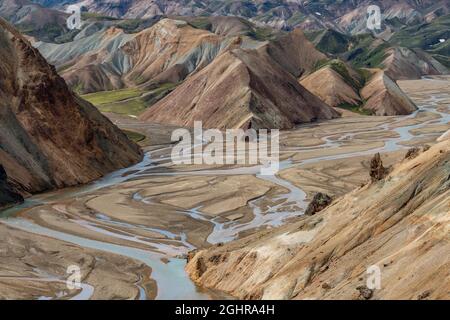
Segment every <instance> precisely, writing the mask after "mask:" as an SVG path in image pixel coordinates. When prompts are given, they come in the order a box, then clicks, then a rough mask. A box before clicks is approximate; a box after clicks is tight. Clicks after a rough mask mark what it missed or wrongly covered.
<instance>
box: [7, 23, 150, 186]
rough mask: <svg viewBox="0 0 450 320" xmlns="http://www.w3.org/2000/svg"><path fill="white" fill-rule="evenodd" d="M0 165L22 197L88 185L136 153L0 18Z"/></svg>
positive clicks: (137, 156) (134, 158)
mask: <svg viewBox="0 0 450 320" xmlns="http://www.w3.org/2000/svg"><path fill="white" fill-rule="evenodd" d="M0 44H1V45H0V163H1V164H2V166H3V167H4V169H5V171H6V172H7V174H8V177H9V178H10V179H12V180H14V182H15V183H16V184H17V186H18V187H19V188H20V189H21V190H20V191H21V192H22V191H23V192H28V193H35V192H39V191H44V190H47V189H52V188H60V187H65V186H71V185H76V184H80V183H87V182H89V181H92V180H94V179H97V178H99V177H101V176H103V175H104V174H105V173H107V172H110V171H113V170H115V169H119V168H122V167H126V166H129V165H131V164H133V163H135V162H137V161H139V160H140V159H141V157H142V152H141V150H140V148H139V147H138V146H137V145H136V144H134V143H133V142H131V141H129V140H128V138H127V137H126V135H125V134H124V133H123V132H122V131H121V130H119V129H118V128H117V127H115V126H114V125H113V124H112V123H111V122H110V121H109V120H108V119H107V118H105V117H104V116H102V115H101V114H100V113H99V112H98V110H97V109H96V108H95V107H93V106H92V105H91V104H89V103H87V102H86V101H84V100H82V99H81V98H79V97H78V96H76V95H74V94H73V93H72V92H71V91H70V90H69V89H68V88H67V86H66V83H65V82H64V80H63V79H62V78H61V77H60V76H58V74H57V73H56V71H55V69H54V68H53V67H52V66H50V65H49V64H47V62H46V61H45V59H44V58H43V57H42V56H41V55H40V54H39V52H38V51H37V49H34V48H33V47H32V46H31V45H30V44H29V42H28V41H27V40H26V39H25V38H24V37H22V36H21V35H20V34H19V33H18V32H17V31H16V30H15V29H14V28H12V27H11V26H10V25H9V24H8V23H6V22H5V21H4V20H1V19H0Z"/></svg>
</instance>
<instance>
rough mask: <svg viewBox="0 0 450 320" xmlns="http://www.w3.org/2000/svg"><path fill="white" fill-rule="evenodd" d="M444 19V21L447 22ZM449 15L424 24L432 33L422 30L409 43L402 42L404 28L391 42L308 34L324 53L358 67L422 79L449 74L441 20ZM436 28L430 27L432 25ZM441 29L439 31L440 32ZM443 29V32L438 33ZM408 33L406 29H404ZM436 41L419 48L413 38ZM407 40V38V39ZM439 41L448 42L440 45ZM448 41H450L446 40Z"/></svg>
mask: <svg viewBox="0 0 450 320" xmlns="http://www.w3.org/2000/svg"><path fill="white" fill-rule="evenodd" d="M444 18H445V19H444ZM448 18H450V15H447V16H444V17H441V18H439V19H437V20H436V21H433V22H432V23H424V24H423V27H424V29H425V30H428V31H429V32H430V34H429V35H428V34H427V33H426V32H423V31H421V32H420V33H419V32H418V33H417V34H410V35H409V36H410V37H409V38H408V39H410V41H407V40H406V39H404V40H402V41H400V40H399V39H403V38H400V34H402V33H403V32H404V31H403V29H402V30H400V31H398V34H399V35H398V36H397V33H394V36H393V37H392V38H390V39H388V40H385V39H383V38H379V37H374V36H373V35H371V34H359V35H352V36H349V35H346V34H343V33H340V32H337V31H335V30H332V29H327V30H318V31H308V32H307V33H306V35H307V37H308V39H309V40H310V41H311V42H312V43H314V45H315V46H316V47H317V49H319V50H321V51H322V52H324V53H326V54H328V55H331V56H333V57H338V58H340V59H342V60H344V61H346V62H348V63H349V64H351V65H352V66H353V67H355V68H381V69H383V70H385V71H386V73H387V74H388V75H389V76H390V77H391V78H392V79H394V80H400V79H419V78H420V77H422V76H424V75H441V74H448V73H449V69H448V66H449V64H448V57H449V56H450V51H449V50H448V49H447V50H445V48H446V46H448V43H450V40H448V31H447V30H448V28H449V27H448V26H445V25H444V24H443V23H439V21H446V19H448ZM432 25H433V26H434V28H431V26H432ZM439 28H440V29H439ZM436 29H438V30H441V31H440V32H437V31H435V30H436ZM405 30H406V29H405ZM446 33H447V34H446ZM428 36H430V38H434V39H435V40H432V41H435V42H433V43H439V44H438V45H434V46H427V45H420V42H419V41H416V40H414V39H422V38H427V37H428ZM405 38H406V36H405ZM439 39H440V40H441V41H442V40H445V41H444V42H442V43H441V42H440V41H439ZM446 39H447V40H446Z"/></svg>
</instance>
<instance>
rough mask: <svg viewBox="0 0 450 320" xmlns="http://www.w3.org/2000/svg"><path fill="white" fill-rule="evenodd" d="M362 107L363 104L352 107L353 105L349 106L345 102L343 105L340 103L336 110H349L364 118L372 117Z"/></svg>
mask: <svg viewBox="0 0 450 320" xmlns="http://www.w3.org/2000/svg"><path fill="white" fill-rule="evenodd" d="M363 106H364V103H362V104H360V105H354V104H349V103H346V102H345V103H341V104H340V105H338V108H341V109H345V110H349V111H351V112H355V113H359V114H362V115H364V116H371V115H373V112H372V111H370V110H366V109H363Z"/></svg>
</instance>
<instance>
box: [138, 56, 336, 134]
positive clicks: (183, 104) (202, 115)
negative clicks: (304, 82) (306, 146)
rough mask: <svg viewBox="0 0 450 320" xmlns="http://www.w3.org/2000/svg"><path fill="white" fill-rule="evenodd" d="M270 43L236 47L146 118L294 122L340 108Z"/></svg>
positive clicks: (223, 124) (245, 124)
mask: <svg viewBox="0 0 450 320" xmlns="http://www.w3.org/2000/svg"><path fill="white" fill-rule="evenodd" d="M266 49H267V48H266V47H261V48H259V49H257V50H243V49H233V50H228V51H226V52H224V53H223V54H221V55H220V56H219V57H217V58H216V59H215V60H214V61H213V62H212V63H210V64H209V65H208V66H207V67H206V68H204V69H203V70H202V71H200V72H198V73H197V74H195V75H193V76H191V77H189V78H188V79H186V81H185V82H184V83H183V84H181V85H180V86H178V87H177V89H175V90H174V91H173V92H171V93H170V94H169V95H168V96H166V97H165V98H163V99H162V100H160V101H159V102H158V103H156V104H155V105H153V106H152V107H150V108H149V109H148V110H147V111H145V112H144V113H143V114H142V115H141V116H140V118H141V119H142V120H145V121H151V122H161V123H170V124H176V125H181V126H192V125H193V122H194V121H202V122H203V126H204V127H209V128H220V129H224V128H249V127H252V128H280V129H286V128H292V127H293V126H295V125H296V124H300V123H304V122H310V121H314V120H317V119H331V118H334V117H337V116H338V113H337V112H336V111H334V110H333V109H331V108H330V107H329V106H327V105H326V104H324V103H323V102H321V101H320V100H319V99H318V98H317V97H315V96H314V95H312V94H311V93H309V92H308V91H307V90H305V89H304V88H303V87H302V86H301V85H300V84H299V83H298V81H297V79H296V78H295V77H294V76H292V75H291V74H290V73H288V72H287V71H285V70H284V69H283V68H282V67H281V66H280V65H279V64H278V63H276V62H274V60H273V59H272V57H271V56H270V55H269V54H268V53H267V51H266Z"/></svg>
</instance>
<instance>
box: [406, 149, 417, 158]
mask: <svg viewBox="0 0 450 320" xmlns="http://www.w3.org/2000/svg"><path fill="white" fill-rule="evenodd" d="M419 153H420V148H418V147H413V148H410V149H408V151H407V152H406V154H405V159H413V158H415V157H417V156H418V155H419Z"/></svg>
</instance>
